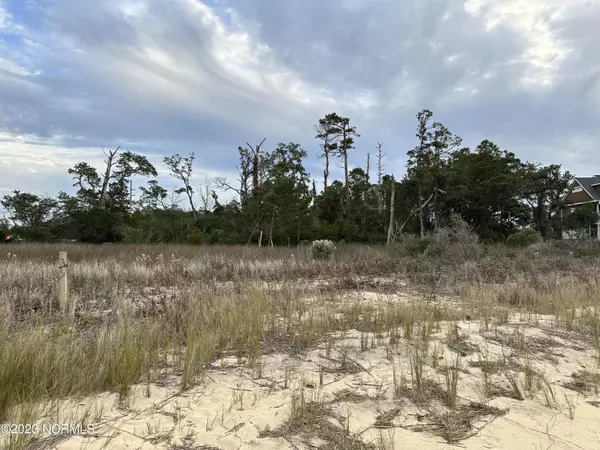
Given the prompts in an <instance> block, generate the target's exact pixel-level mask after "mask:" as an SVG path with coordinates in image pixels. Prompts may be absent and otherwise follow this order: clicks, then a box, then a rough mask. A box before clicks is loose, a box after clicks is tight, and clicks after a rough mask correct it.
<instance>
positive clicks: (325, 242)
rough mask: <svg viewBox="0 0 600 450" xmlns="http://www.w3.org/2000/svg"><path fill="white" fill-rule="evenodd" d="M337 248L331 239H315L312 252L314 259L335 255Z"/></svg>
mask: <svg viewBox="0 0 600 450" xmlns="http://www.w3.org/2000/svg"><path fill="white" fill-rule="evenodd" d="M335 250H336V248H335V245H334V244H333V242H331V241H330V240H329V239H321V240H317V241H313V243H312V247H311V252H312V256H313V258H314V259H328V258H331V257H332V256H333V253H334V252H335Z"/></svg>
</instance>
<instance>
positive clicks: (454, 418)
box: [423, 402, 508, 444]
mask: <svg viewBox="0 0 600 450" xmlns="http://www.w3.org/2000/svg"><path fill="white" fill-rule="evenodd" d="M507 412H508V411H507V410H502V409H499V408H495V407H493V406H489V405H483V404H481V403H474V402H471V403H469V404H466V405H461V406H460V407H459V408H458V409H457V410H454V411H451V412H444V413H437V412H435V413H432V414H430V415H428V417H427V419H429V421H430V423H429V424H427V425H424V426H423V427H424V428H425V429H427V430H428V431H430V432H431V433H433V434H435V435H437V436H441V437H442V438H444V439H445V440H446V442H448V443H451V444H455V443H458V442H460V441H462V440H464V439H466V438H468V437H469V436H472V435H474V434H476V433H477V432H478V430H476V431H475V432H474V431H473V430H474V425H475V424H476V423H477V422H478V421H480V420H482V419H484V418H488V420H491V419H494V418H496V417H500V416H503V415H504V414H506V413H507Z"/></svg>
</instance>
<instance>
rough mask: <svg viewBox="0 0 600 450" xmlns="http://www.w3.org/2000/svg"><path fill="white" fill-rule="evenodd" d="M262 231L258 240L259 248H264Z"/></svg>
mask: <svg viewBox="0 0 600 450" xmlns="http://www.w3.org/2000/svg"><path fill="white" fill-rule="evenodd" d="M262 234H263V233H262V230H260V237H259V238H258V248H260V247H262Z"/></svg>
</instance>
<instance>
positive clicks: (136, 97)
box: [0, 0, 600, 195]
mask: <svg viewBox="0 0 600 450" xmlns="http://www.w3.org/2000/svg"><path fill="white" fill-rule="evenodd" d="M599 24H600V2H599V1H597V0H466V1H460V0H402V1H399V0H326V1H324V0H285V1H283V0H203V1H200V0H0V194H3V193H6V192H8V191H10V190H13V189H19V190H24V191H30V192H34V193H38V194H49V195H55V194H56V193H57V192H58V191H59V190H61V189H62V190H69V189H70V186H71V183H72V181H71V180H70V178H69V175H68V174H67V172H66V170H67V168H68V167H70V166H72V165H73V164H74V163H76V162H78V161H81V160H86V161H89V162H90V163H92V164H101V163H102V149H103V148H105V149H109V148H114V147H116V146H118V145H121V146H123V147H125V148H127V149H129V150H132V151H137V152H141V153H144V154H146V155H147V156H148V157H149V158H150V159H151V161H153V162H155V163H157V164H156V165H157V167H158V168H159V169H161V168H162V166H161V164H159V163H160V161H161V159H162V157H163V156H165V155H170V154H173V153H176V152H179V153H182V154H183V153H188V152H191V151H195V152H196V154H197V167H196V171H197V174H198V176H197V180H198V183H200V182H201V181H202V180H203V179H204V177H214V176H218V175H219V176H226V177H229V178H230V179H234V178H235V165H236V160H237V151H236V148H237V146H238V145H243V144H244V143H245V142H246V141H248V142H250V143H256V142H259V141H260V140H262V138H263V137H267V141H266V144H265V147H264V148H265V149H267V150H268V149H270V148H273V147H274V146H275V145H276V143H277V142H280V141H284V142H289V141H295V142H300V143H301V144H302V145H303V146H304V148H305V149H306V150H307V151H308V152H309V154H310V161H309V162H308V164H307V166H308V169H309V172H311V173H312V174H313V175H315V176H317V177H319V178H320V173H321V170H322V169H321V168H320V166H319V161H318V160H317V158H316V155H317V152H318V144H317V142H316V141H315V139H314V132H313V129H312V127H313V124H314V123H316V122H317V120H318V119H319V117H322V116H323V115H324V114H326V113H328V112H332V111H335V112H338V113H339V114H342V115H346V116H349V117H350V118H351V119H352V121H353V123H354V125H355V126H356V127H357V129H358V131H359V133H360V134H361V138H360V139H359V140H358V142H357V146H356V147H357V148H356V150H355V151H354V153H353V156H352V158H351V163H352V164H353V165H359V164H360V165H364V160H365V157H366V154H367V152H374V151H375V147H376V143H377V141H381V142H383V143H384V148H385V152H386V153H387V157H386V165H387V169H388V171H389V172H391V171H393V172H395V173H396V175H397V176H400V175H401V174H403V173H404V165H405V162H406V161H405V155H406V151H407V150H408V149H410V148H411V147H413V146H414V145H415V141H414V134H415V131H414V130H415V124H416V119H415V117H414V116H415V113H416V112H417V111H419V110H420V109H423V108H428V109H431V110H432V111H433V112H434V118H435V119H436V120H438V121H441V122H443V123H444V124H445V125H446V126H448V127H449V128H450V129H451V130H452V131H453V132H455V133H456V134H459V135H460V136H462V137H463V138H464V140H465V144H467V145H468V146H471V147H474V146H476V145H477V143H478V142H479V141H480V140H482V139H484V138H489V139H492V140H493V141H495V142H496V143H497V144H498V145H500V146H501V147H502V148H505V149H508V150H511V151H513V152H515V153H516V154H517V155H518V156H520V157H521V158H522V159H529V160H532V161H539V162H543V163H559V164H562V165H563V167H564V168H565V169H568V170H570V171H572V172H573V173H576V174H579V175H591V174H597V173H600V157H599V156H600V51H599V50H598V44H599V43H600V26H599ZM162 180H166V179H165V178H162ZM165 184H166V185H167V186H169V182H165Z"/></svg>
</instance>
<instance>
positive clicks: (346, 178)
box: [344, 150, 350, 216]
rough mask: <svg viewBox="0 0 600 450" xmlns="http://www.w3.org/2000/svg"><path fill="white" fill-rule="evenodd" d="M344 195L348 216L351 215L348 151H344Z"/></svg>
mask: <svg viewBox="0 0 600 450" xmlns="http://www.w3.org/2000/svg"><path fill="white" fill-rule="evenodd" d="M344 195H345V197H346V199H345V200H346V201H345V203H346V208H345V210H346V215H347V216H348V215H350V211H349V210H350V185H349V184H348V150H345V151H344Z"/></svg>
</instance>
